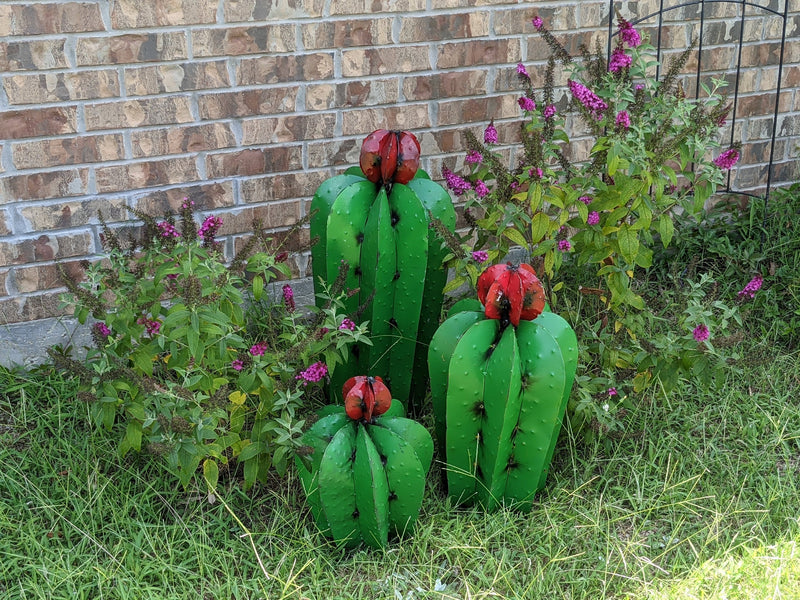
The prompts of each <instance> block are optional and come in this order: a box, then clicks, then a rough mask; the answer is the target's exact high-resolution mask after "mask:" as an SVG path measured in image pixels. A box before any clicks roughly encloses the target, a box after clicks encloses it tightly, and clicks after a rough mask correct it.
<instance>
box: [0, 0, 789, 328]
mask: <svg viewBox="0 0 800 600" xmlns="http://www.w3.org/2000/svg"><path fill="white" fill-rule="evenodd" d="M763 1H764V2H769V3H770V6H772V5H773V4H777V2H775V1H770V0H763ZM792 2H794V3H795V6H793V7H791V8H792V16H791V22H790V25H789V28H788V34H789V35H788V38H787V45H786V56H785V61H786V63H787V65H786V67H784V81H783V82H782V84H783V88H784V89H783V92H782V94H781V98H780V102H781V111H782V114H781V117H780V120H779V129H778V133H779V136H780V139H779V142H778V147H777V153H776V159H777V163H778V165H777V167H776V170H775V178H776V179H777V180H778V181H783V182H787V181H794V180H797V179H798V178H800V172H798V162H797V149H796V146H797V141H798V139H799V138H800V93H798V84H799V83H800V47H799V46H800V44H798V43H797V36H798V32H800V28H798V25H800V16H798V8H800V7H798V6H797V4H800V0H792ZM655 4H657V3H656V2H655V1H652V0H650V1H641V2H633V1H632V2H623V3H619V5H620V8H621V10H622V11H623V14H625V15H626V16H628V17H636V16H637V15H642V14H647V13H648V12H649V11H651V10H654V9H655ZM673 4H676V2H673ZM725 10H727V9H722V8H720V9H719V13H718V14H716V13H715V14H714V15H712V18H710V20H709V22H708V24H707V27H708V29H707V32H710V33H707V37H708V40H707V42H708V43H707V45H706V49H705V50H704V51H705V52H708V53H709V55H710V56H711V54H713V56H711V59H712V62H713V64H714V69H715V70H718V71H719V72H720V73H723V72H725V71H726V70H728V69H729V68H730V66H731V65H732V64H735V63H733V62H731V61H732V60H733V58H732V53H733V51H732V49H731V48H732V47H731V46H730V42H731V39H732V37H731V31H730V28H729V27H728V26H727V25H725V23H726V22H727V20H728V19H729V15H728V14H727V13H726V12H724V11H725ZM691 11H692V9H691V8H686V9H682V11H681V12H680V13H675V14H674V15H673V16H672V17H670V18H671V19H672V21H673V22H671V23H668V24H667V25H668V26H667V27H666V28H665V30H664V32H665V38H664V46H665V48H667V49H668V50H669V49H672V48H675V49H680V48H683V47H684V46H685V44H686V43H688V36H689V35H690V34H691V32H692V30H693V28H695V27H696V25H694V24H693V23H692V22H691V19H692V17H693V15H692V14H691ZM537 13H539V14H541V15H542V16H543V17H544V18H545V21H546V23H547V24H548V26H549V27H550V28H551V29H552V30H554V31H555V32H556V33H557V34H558V35H559V37H561V39H563V40H565V43H566V45H567V46H568V47H569V48H571V49H576V48H577V45H578V44H579V43H580V42H590V43H593V39H599V40H601V41H603V43H605V42H604V40H605V33H606V23H607V18H608V3H607V2H606V1H604V0H599V1H591V0H589V1H580V2H579V1H577V0H559V1H550V2H525V3H520V2H500V1H495V0H370V1H369V2H367V1H366V0H306V1H301V0H78V1H60V0H40V1H36V2H17V1H11V2H3V3H2V4H0V326H3V325H8V324H13V323H19V322H26V321H33V320H37V319H43V318H47V317H53V316H57V315H59V314H61V313H60V312H59V308H58V291H59V283H58V280H57V277H56V272H55V267H54V264H55V262H56V261H64V262H66V263H67V264H68V265H73V266H74V265H75V264H76V263H77V261H79V260H81V259H83V258H96V257H97V256H98V253H99V252H100V249H101V248H100V243H99V238H98V220H97V212H98V210H102V211H103V214H104V216H105V218H106V219H107V220H108V221H110V222H112V223H121V222H124V221H126V220H128V219H129V218H130V215H129V213H128V212H127V210H126V207H137V208H140V209H143V210H146V211H148V212H157V211H163V210H164V209H166V208H167V207H171V208H173V209H176V208H177V207H178V205H179V204H180V202H181V200H182V199H183V198H184V197H189V198H191V199H193V200H194V201H195V203H196V205H197V206H198V207H199V208H200V209H201V210H202V211H204V212H206V213H210V212H214V213H215V214H222V215H223V217H224V220H225V225H224V229H223V231H222V234H223V235H224V239H225V240H226V244H227V246H226V251H227V252H228V253H229V254H230V253H232V252H233V249H234V248H235V247H236V244H237V242H238V241H239V238H240V237H241V235H242V233H243V232H245V231H246V230H247V228H248V225H249V223H250V222H251V220H252V218H253V217H260V218H262V219H263V220H264V221H265V222H266V223H267V224H268V225H269V226H270V227H272V228H275V229H276V230H280V229H282V228H283V229H285V228H287V227H288V226H290V225H291V224H293V223H294V222H295V221H296V220H297V219H299V218H300V217H302V216H303V215H304V214H305V212H306V210H307V208H308V203H309V199H310V196H311V195H312V194H313V192H314V190H315V188H316V187H317V186H318V185H319V183H320V182H321V181H323V180H324V179H325V178H327V177H329V176H331V175H332V174H334V173H336V172H338V171H340V170H341V169H342V168H344V167H346V166H349V165H352V164H354V163H356V162H357V160H358V148H359V145H360V140H361V139H362V138H363V136H364V135H366V134H367V133H369V132H370V131H372V130H373V129H375V128H378V127H388V128H402V129H412V130H414V131H415V132H416V133H417V135H418V137H419V138H420V140H421V142H422V146H423V153H424V156H425V159H424V162H423V166H424V167H425V168H426V169H428V170H429V171H430V172H431V173H432V174H433V176H434V177H437V178H438V177H439V176H440V173H441V166H442V164H443V162H444V163H447V164H448V166H450V167H451V168H459V167H460V166H461V163H460V162H459V161H460V159H459V158H458V156H459V153H460V152H461V150H462V149H463V146H462V142H461V136H460V131H461V130H462V128H463V127H464V126H465V125H466V126H473V127H475V128H476V129H477V128H481V129H482V128H483V127H484V126H485V125H486V123H487V122H488V121H489V119H495V121H496V123H497V124H498V125H499V129H500V134H501V139H505V140H512V139H513V137H514V133H513V132H514V130H515V127H516V123H517V119H518V118H519V109H518V107H517V104H516V100H517V97H518V91H517V86H516V82H515V72H516V69H515V66H516V64H517V63H518V62H519V61H524V62H525V63H526V64H527V65H529V67H530V68H531V70H532V72H533V74H534V78H535V80H536V77H538V73H539V71H537V70H536V69H535V66H536V65H537V64H538V65H543V64H544V60H545V59H546V57H547V50H546V48H545V46H544V45H543V43H542V41H541V39H539V38H538V37H537V36H536V35H535V34H533V30H532V27H531V25H530V19H531V17H533V16H534V14H537ZM711 25H713V29H712V27H711ZM747 27H748V28H749V29H748V31H747V32H746V39H748V40H749V41H748V42H747V44H746V45H745V51H744V55H743V64H745V65H747V66H754V67H755V68H751V69H748V70H747V71H746V72H745V73H744V74H743V80H742V81H743V83H742V85H743V87H742V92H743V96H742V99H741V107H742V111H744V113H743V114H747V115H749V116H750V117H751V118H750V119H749V120H746V121H743V122H742V124H741V125H740V127H741V131H740V132H737V134H738V133H741V135H742V136H743V137H744V138H745V139H746V140H748V145H746V146H745V160H746V162H747V163H748V164H747V165H746V166H744V167H743V168H742V169H740V170H739V172H737V174H736V176H737V177H738V178H740V181H739V183H740V184H741V185H739V189H750V188H758V186H759V185H763V184H761V183H759V181H760V179H759V176H760V175H763V166H758V163H759V162H761V161H762V160H763V157H764V139H765V138H768V137H769V133H771V123H772V121H771V108H770V106H771V104H770V102H771V100H769V98H768V96H765V95H764V93H763V92H765V91H766V92H769V91H770V90H772V91H773V93H774V89H775V87H776V85H777V60H776V56H777V55H776V45H777V44H776V37H777V39H778V40H779V39H780V32H779V31H777V33H776V27H775V20H774V19H771V18H759V19H755V20H753V21H752V23H748V25H747ZM763 40H766V41H763ZM765 98H767V99H766V100H765ZM748 169H749V170H748ZM305 236H306V237H307V234H305ZM302 237H303V236H301V238H302ZM304 241H306V240H304V239H298V240H296V243H297V245H298V247H299V245H300V244H302V242H304ZM294 271H295V276H296V277H303V276H306V275H307V272H308V257H307V256H305V255H298V256H296V257H295V258H294Z"/></svg>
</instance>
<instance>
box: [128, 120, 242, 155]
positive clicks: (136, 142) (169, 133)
mask: <svg viewBox="0 0 800 600" xmlns="http://www.w3.org/2000/svg"><path fill="white" fill-rule="evenodd" d="M131 145H132V146H133V156H134V158H143V157H156V156H167V155H170V154H186V153H189V152H192V153H194V152H203V151H205V150H216V149H219V148H230V147H232V146H235V145H236V139H235V138H234V136H233V133H232V132H231V129H230V125H228V124H227V123H207V124H203V125H190V126H188V127H169V128H163V129H144V130H142V129H137V130H134V131H132V132H131Z"/></svg>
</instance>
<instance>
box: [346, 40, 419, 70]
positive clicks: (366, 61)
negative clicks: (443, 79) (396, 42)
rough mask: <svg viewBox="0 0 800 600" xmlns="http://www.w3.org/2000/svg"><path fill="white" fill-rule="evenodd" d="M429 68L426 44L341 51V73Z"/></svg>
mask: <svg viewBox="0 0 800 600" xmlns="http://www.w3.org/2000/svg"><path fill="white" fill-rule="evenodd" d="M430 68H431V61H430V57H429V56H428V47H427V46H395V47H384V48H367V49H360V48H359V49H356V50H345V51H343V52H342V75H343V76H344V77H363V76H364V75H382V74H385V73H398V72H399V73H409V72H411V71H426V70H428V69H430Z"/></svg>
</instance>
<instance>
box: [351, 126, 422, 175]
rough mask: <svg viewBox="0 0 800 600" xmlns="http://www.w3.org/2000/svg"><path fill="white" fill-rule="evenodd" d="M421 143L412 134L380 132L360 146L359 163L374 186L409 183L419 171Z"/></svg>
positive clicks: (373, 134) (372, 135) (368, 137)
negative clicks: (375, 184) (377, 184)
mask: <svg viewBox="0 0 800 600" xmlns="http://www.w3.org/2000/svg"><path fill="white" fill-rule="evenodd" d="M419 153H420V147H419V141H417V138H416V137H414V134H412V133H411V132H409V131H389V130H388V129H378V130H377V131H373V132H372V133H370V134H369V135H368V136H367V137H366V138H365V139H364V142H363V143H362V144H361V156H360V159H359V164H360V165H361V170H362V171H363V172H364V176H365V177H366V178H367V179H369V180H370V181H371V182H372V183H380V184H381V185H389V184H391V183H408V182H409V181H411V180H412V179H413V178H414V175H416V173H417V169H419Z"/></svg>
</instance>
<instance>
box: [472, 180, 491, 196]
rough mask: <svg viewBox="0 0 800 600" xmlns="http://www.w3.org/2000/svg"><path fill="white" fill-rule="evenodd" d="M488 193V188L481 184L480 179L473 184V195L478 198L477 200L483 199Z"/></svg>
mask: <svg viewBox="0 0 800 600" xmlns="http://www.w3.org/2000/svg"><path fill="white" fill-rule="evenodd" d="M488 193H489V188H488V187H487V186H486V184H485V183H484V182H483V180H482V179H478V181H476V182H475V194H476V195H477V196H478V198H483V197H484V196H486V195H487V194H488Z"/></svg>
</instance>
